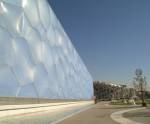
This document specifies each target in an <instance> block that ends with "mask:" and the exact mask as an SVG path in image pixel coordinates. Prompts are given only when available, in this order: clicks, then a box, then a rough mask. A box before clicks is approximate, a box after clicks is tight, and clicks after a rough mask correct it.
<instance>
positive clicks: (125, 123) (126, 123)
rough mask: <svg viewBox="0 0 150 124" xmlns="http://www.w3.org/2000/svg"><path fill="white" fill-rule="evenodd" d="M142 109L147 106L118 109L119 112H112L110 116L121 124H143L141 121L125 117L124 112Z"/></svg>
mask: <svg viewBox="0 0 150 124" xmlns="http://www.w3.org/2000/svg"><path fill="white" fill-rule="evenodd" d="M142 109H146V107H142V108H132V109H126V110H121V111H117V112H114V113H112V114H111V115H110V117H111V118H112V119H113V120H114V121H116V122H118V123H119V124H143V123H141V122H136V121H133V120H130V119H128V118H125V117H123V114H124V113H125V112H130V111H135V110H142Z"/></svg>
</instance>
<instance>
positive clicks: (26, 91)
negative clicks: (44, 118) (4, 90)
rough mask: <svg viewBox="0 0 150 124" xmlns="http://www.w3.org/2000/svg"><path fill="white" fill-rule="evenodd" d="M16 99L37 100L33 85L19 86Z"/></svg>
mask: <svg viewBox="0 0 150 124" xmlns="http://www.w3.org/2000/svg"><path fill="white" fill-rule="evenodd" d="M18 97H26V98H38V93H37V91H36V88H35V86H34V84H33V83H30V84H27V85H24V86H21V87H20V89H19V92H18Z"/></svg>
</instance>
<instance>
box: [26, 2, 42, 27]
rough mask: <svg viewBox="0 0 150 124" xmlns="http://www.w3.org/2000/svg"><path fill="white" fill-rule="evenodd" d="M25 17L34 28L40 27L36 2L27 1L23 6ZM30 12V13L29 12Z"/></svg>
mask: <svg viewBox="0 0 150 124" xmlns="http://www.w3.org/2000/svg"><path fill="white" fill-rule="evenodd" d="M23 10H24V12H25V15H26V17H27V18H28V20H29V21H30V24H31V25H32V26H33V27H34V28H38V27H39V26H41V23H40V18H39V13H38V12H39V10H38V4H37V0H27V1H26V3H25V5H24V6H23ZM31 10H32V11H31Z"/></svg>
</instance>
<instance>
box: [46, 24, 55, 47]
mask: <svg viewBox="0 0 150 124" xmlns="http://www.w3.org/2000/svg"><path fill="white" fill-rule="evenodd" d="M46 35H47V39H48V43H49V45H50V46H51V47H54V46H56V34H55V31H54V28H53V26H52V25H50V27H49V28H48V30H47V34H46Z"/></svg>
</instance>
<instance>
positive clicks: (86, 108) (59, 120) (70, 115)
mask: <svg viewBox="0 0 150 124" xmlns="http://www.w3.org/2000/svg"><path fill="white" fill-rule="evenodd" d="M92 107H94V105H93V104H92V105H89V106H87V107H84V108H82V109H80V110H78V111H76V112H73V113H72V114H69V115H67V116H65V117H63V118H60V119H58V120H57V121H54V122H52V123H51V124H58V123H59V122H61V121H63V120H65V119H67V118H70V117H72V116H74V115H76V114H78V113H80V112H83V111H86V110H88V109H90V108H92Z"/></svg>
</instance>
